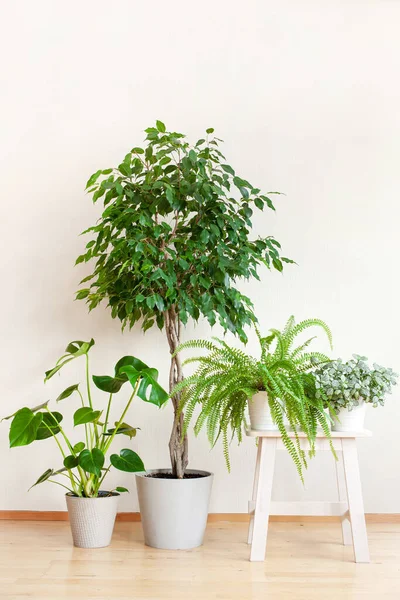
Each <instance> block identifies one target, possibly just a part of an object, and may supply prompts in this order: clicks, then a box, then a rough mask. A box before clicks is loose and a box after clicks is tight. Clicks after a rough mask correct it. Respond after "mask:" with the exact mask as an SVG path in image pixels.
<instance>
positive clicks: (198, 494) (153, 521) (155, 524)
mask: <svg viewBox="0 0 400 600" xmlns="http://www.w3.org/2000/svg"><path fill="white" fill-rule="evenodd" d="M153 473H171V469H155V470H152V471H147V472H146V473H137V474H136V486H137V492H138V498H139V507H140V514H141V519H142V526H143V533H144V541H145V544H146V545H147V546H152V547H153V548H164V549H169V550H188V549H189V548H196V547H197V546H201V545H202V543H203V539H204V532H205V530H206V525H207V516H208V506H209V503H210V496H211V487H212V482H213V477H214V476H213V474H212V473H209V472H208V471H197V470H193V469H187V470H186V473H187V474H199V475H203V477H197V478H194V479H161V478H155V477H146V475H151V474H153Z"/></svg>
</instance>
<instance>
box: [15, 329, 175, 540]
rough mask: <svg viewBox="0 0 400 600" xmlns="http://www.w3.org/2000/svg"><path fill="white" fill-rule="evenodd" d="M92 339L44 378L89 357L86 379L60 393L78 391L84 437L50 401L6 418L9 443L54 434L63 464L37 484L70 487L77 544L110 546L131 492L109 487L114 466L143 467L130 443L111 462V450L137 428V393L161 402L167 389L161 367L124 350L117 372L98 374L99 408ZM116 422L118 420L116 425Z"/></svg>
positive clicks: (77, 416)
mask: <svg viewBox="0 0 400 600" xmlns="http://www.w3.org/2000/svg"><path fill="white" fill-rule="evenodd" d="M93 345H94V340H90V342H82V341H75V342H71V343H70V344H68V346H67V348H66V351H65V354H63V356H61V358H60V359H59V360H58V361H57V363H56V365H55V367H54V368H53V369H50V370H49V371H47V372H46V377H45V381H47V380H49V379H50V378H51V377H53V375H55V374H56V373H58V371H60V369H62V368H63V367H64V366H65V365H67V364H68V363H70V362H71V361H72V360H74V359H76V358H78V357H80V356H84V357H85V360H86V370H85V383H84V385H83V386H82V390H81V387H80V385H81V384H80V383H76V384H73V385H70V386H69V387H67V388H66V389H65V390H64V391H63V392H61V394H60V395H59V396H58V397H57V399H56V402H57V403H58V402H61V401H64V400H66V399H67V398H70V397H71V396H73V395H74V396H75V397H76V399H77V400H78V401H79V402H80V404H81V406H80V408H78V409H77V410H76V411H75V412H74V415H73V424H74V428H76V431H79V432H80V433H83V435H82V438H83V439H79V441H75V440H74V441H73V440H72V438H71V437H70V436H69V434H67V431H66V429H64V426H62V425H61V422H62V420H63V415H62V414H61V413H60V412H58V411H56V410H53V409H50V408H49V401H48V402H45V403H43V404H41V405H39V406H36V407H35V408H32V409H31V408H27V407H25V408H21V409H20V410H18V411H17V412H15V413H14V414H12V415H10V416H9V417H5V419H12V420H11V425H10V433H9V440H10V447H11V448H15V447H17V446H27V445H29V444H31V443H33V442H36V441H38V442H42V440H46V439H49V438H53V439H54V442H55V443H56V445H57V447H58V449H59V451H60V453H61V457H62V465H61V466H58V467H56V468H53V467H51V468H49V469H47V470H46V471H45V472H44V473H43V474H42V475H41V476H40V477H39V479H38V480H37V481H36V483H34V484H33V486H32V487H34V486H36V485H38V484H39V483H44V482H45V481H49V482H51V483H55V484H56V485H58V486H60V487H62V488H63V489H65V490H67V493H66V501H67V508H68V513H69V520H70V524H71V530H72V538H73V542H74V545H75V546H78V547H81V548H101V547H104V546H108V545H109V544H110V542H111V537H112V533H113V529H114V522H115V517H116V514H117V504H118V497H119V495H120V493H122V492H127V491H128V490H127V489H126V488H125V487H116V488H115V489H107V488H106V489H104V488H103V483H104V480H105V478H106V476H107V474H108V473H109V471H110V469H111V467H115V468H116V469H118V470H119V471H124V472H127V473H137V472H141V471H144V468H145V467H144V465H143V462H142V460H141V458H140V457H139V456H138V454H137V453H136V452H134V451H133V450H131V449H130V448H124V449H122V450H120V452H119V454H111V456H110V457H109V460H110V464H109V465H107V466H106V459H107V453H108V451H109V450H110V447H111V445H112V443H113V441H114V438H115V436H116V435H125V436H127V437H129V439H130V440H131V439H132V438H134V437H135V436H136V432H137V428H136V427H133V426H131V425H128V423H126V421H125V417H126V415H127V412H128V409H129V407H130V405H131V403H132V401H133V399H134V398H135V397H139V398H141V399H142V400H145V401H146V402H151V403H153V404H155V405H157V406H161V405H162V404H163V403H164V402H165V401H166V400H167V399H168V394H167V393H166V392H165V390H163V388H162V387H161V386H160V385H159V384H158V383H157V376H158V372H157V371H156V369H151V368H149V367H148V366H147V365H145V364H144V363H143V362H142V361H141V360H139V359H137V358H135V357H133V356H124V357H123V358H121V359H120V360H119V361H118V362H117V364H116V365H115V372H114V375H113V376H108V375H105V376H97V375H93V377H92V381H93V383H94V384H95V386H96V387H97V388H98V389H99V390H102V391H103V392H106V393H107V394H108V401H107V404H106V410H105V411H103V410H97V409H95V407H94V404H93V400H92V389H91V383H90V369H89V350H90V348H91V347H92V346H93ZM125 383H128V384H130V386H132V389H131V390H130V394H129V397H128V399H127V401H126V403H125V407H124V409H123V411H122V413H121V414H120V416H119V418H118V419H117V420H115V417H114V419H111V413H112V408H113V396H114V394H116V393H117V392H119V391H120V390H121V388H122V387H123V386H124V384H125ZM111 423H113V426H111Z"/></svg>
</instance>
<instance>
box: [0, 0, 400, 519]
mask: <svg viewBox="0 0 400 600" xmlns="http://www.w3.org/2000/svg"><path fill="white" fill-rule="evenodd" d="M1 13H2V14H1V19H0V27H1V35H0V46H1V47H0V52H1V57H2V58H1V63H2V64H1V83H2V90H1V97H0V102H1V110H0V115H1V116H0V119H1V136H0V152H1V187H2V210H1V223H0V228H1V231H0V245H1V246H0V247H1V256H2V264H1V286H2V294H1V296H0V303H1V305H0V314H1V346H0V364H1V372H2V375H1V396H2V401H1V414H2V415H5V414H8V413H10V412H12V411H14V410H16V409H17V408H18V407H20V406H22V405H27V406H31V405H34V404H35V403H37V402H40V401H42V400H46V399H48V398H51V397H54V396H55V395H57V394H58V392H59V391H60V390H61V389H63V386H65V387H66V385H68V384H70V383H75V382H76V381H78V380H79V377H80V375H79V374H78V368H77V365H74V366H73V367H71V368H70V369H69V370H67V369H66V370H65V372H64V373H63V375H62V376H61V378H60V379H57V378H54V380H52V381H51V382H50V384H47V386H46V388H45V387H44V386H43V383H42V377H43V372H44V370H45V369H47V368H49V366H51V365H52V364H53V362H54V360H55V359H56V358H57V357H58V356H59V355H60V353H61V351H62V350H63V347H64V345H65V344H66V342H68V341H69V340H72V339H76V338H78V339H85V338H89V337H91V336H93V337H94V338H95V340H96V346H95V348H94V350H93V359H94V364H95V365H96V366H95V369H94V371H95V372H97V373H98V374H103V373H110V372H111V368H112V366H113V365H114V363H115V361H116V360H117V359H118V358H119V357H120V356H122V355H124V354H126V353H133V354H136V355H139V356H141V357H142V358H143V359H144V360H145V361H148V362H151V363H152V364H154V366H157V367H158V368H159V369H160V371H161V376H162V377H161V379H162V381H164V383H165V384H166V382H167V367H168V365H167V361H168V352H167V345H166V342H165V341H164V338H163V336H162V335H161V334H160V333H158V332H157V331H154V332H150V333H149V334H147V335H146V336H143V335H142V334H141V333H140V331H139V330H138V329H137V330H134V331H133V332H132V333H126V334H124V335H122V334H121V333H120V330H119V325H118V323H117V322H112V321H111V319H110V317H109V314H108V313H107V312H106V311H105V310H104V311H102V310H101V309H100V310H96V311H95V312H93V313H92V314H90V315H88V314H87V312H86V307H85V304H84V303H82V302H74V301H73V297H74V291H75V290H76V288H77V285H78V281H79V279H80V278H81V277H82V276H83V273H84V272H85V269H84V268H80V267H79V268H75V269H74V268H73V263H74V260H75V258H76V256H77V255H78V254H79V253H80V251H81V250H82V247H83V239H82V238H79V237H78V234H79V232H80V231H81V230H83V229H84V228H85V227H87V226H88V225H90V224H92V223H93V221H94V219H95V218H96V215H97V212H96V209H94V208H93V206H92V205H91V202H90V199H89V198H88V197H86V196H85V194H84V192H83V188H84V185H85V182H86V179H87V177H88V175H90V174H91V173H92V172H93V171H95V170H97V169H98V168H101V167H103V168H106V167H108V166H112V165H115V164H118V162H117V161H119V159H121V158H122V157H123V156H124V154H125V152H126V151H127V150H129V149H130V148H131V147H132V146H133V145H137V144H140V143H141V141H142V139H143V134H142V130H143V129H144V128H145V127H146V126H149V125H151V124H152V123H153V122H154V121H155V119H156V118H159V119H161V120H163V121H165V122H166V123H167V125H168V126H169V127H171V128H175V129H178V130H182V131H184V132H187V133H188V134H189V136H190V138H191V139H193V140H195V139H197V137H199V136H200V134H201V133H202V132H203V130H204V129H205V128H206V127H209V126H213V127H215V128H216V130H217V133H218V134H219V136H220V137H222V138H224V139H225V140H226V148H225V150H226V155H227V157H228V160H229V162H231V164H233V165H234V166H235V167H236V168H237V170H238V171H239V172H240V173H241V174H242V175H243V176H244V177H246V178H248V179H250V180H251V181H253V182H255V184H257V185H258V186H259V187H261V188H263V189H266V190H270V189H273V190H274V189H277V190H281V191H284V192H285V193H286V196H281V197H280V199H279V201H278V202H277V207H278V210H277V213H276V215H274V214H272V213H271V212H270V213H267V214H265V215H263V216H260V217H257V222H256V226H255V229H256V231H257V232H258V233H261V234H264V233H265V234H271V233H273V234H275V235H276V236H277V238H278V239H279V240H280V241H281V242H282V243H283V246H284V249H285V252H286V253H287V254H288V255H289V256H291V257H293V258H294V259H296V261H297V262H298V265H299V266H298V267H289V268H287V269H286V271H285V274H284V275H283V276H282V275H279V274H270V273H268V272H264V273H263V279H262V283H261V284H260V283H257V282H253V283H251V284H249V285H244V289H245V291H246V292H248V293H249V295H250V296H252V298H253V299H254V301H255V304H256V308H257V313H258V315H259V319H260V322H261V325H262V327H263V329H264V330H266V329H267V328H268V327H274V326H275V327H280V326H281V325H282V324H283V323H284V321H285V319H286V318H287V317H288V316H289V315H290V314H292V313H294V314H295V315H296V316H297V317H298V318H299V319H300V318H304V317H307V316H320V317H321V318H324V319H325V320H326V321H327V322H328V323H329V324H330V325H331V327H332V330H333V332H334V340H335V354H336V355H342V356H343V357H348V356H350V355H351V353H352V352H360V353H365V354H366V355H367V356H370V357H371V358H372V359H374V360H376V361H377V362H380V361H381V362H382V363H383V364H386V365H388V366H392V367H394V368H397V369H398V370H400V358H399V352H398V336H399V325H398V294H399V283H398V281H399V280H398V257H399V249H400V248H399V246H400V242H399V235H398V222H399V218H400V208H399V193H400V178H399V169H398V164H399V152H400V142H399V139H400V112H399V100H400V81H399V77H398V75H399V69H400V64H399V63H400V40H399V36H398V23H399V19H400V4H399V3H398V2H393V1H392V2H391V1H384V0H374V1H373V0H369V1H368V0H360V1H355V0H351V1H348V2H342V1H341V0H331V1H327V2H320V1H319V0H303V1H302V2H298V1H296V0H292V1H290V0H280V1H279V2H272V1H270V0H263V1H260V2H256V1H254V0H248V1H247V2H239V1H237V0H234V1H231V2H215V1H213V2H211V1H210V0H203V1H202V2H200V3H192V2H187V1H184V0H171V2H165V1H162V2H161V1H153V2H133V1H132V0H131V1H128V0H114V2H105V1H104V0H101V1H98V0H96V1H94V0H86V2H80V1H78V0H71V1H70V2H68V3H60V2H53V1H51V0H48V1H46V0H36V2H30V1H29V0H25V1H24V0H22V1H21V0H20V1H11V0H9V1H7V0H5V1H4V0H3V2H2V3H1ZM196 136H197V137H196ZM209 334H210V332H209V329H208V328H207V327H205V326H203V325H199V326H198V327H197V329H196V330H195V331H194V328H193V327H190V328H188V330H187V332H186V334H185V335H186V337H189V336H192V335H196V336H200V335H209ZM249 349H250V350H251V349H254V350H255V349H256V346H255V344H254V340H252V343H251V344H250V345H249ZM399 392H400V389H399V390H396V393H395V394H393V396H392V397H391V398H390V399H389V401H388V403H387V406H386V407H385V408H384V409H379V410H378V409H377V410H375V411H374V410H372V409H371V410H369V413H368V416H367V425H368V427H370V428H371V429H372V430H373V432H374V437H373V438H372V439H371V440H367V441H362V442H360V445H359V446H360V454H361V469H362V480H363V486H364V491H365V504H366V510H367V511H369V512H400V499H399V493H400V475H399V473H400V469H399V467H400V465H399V456H400V440H399V436H398V419H399V418H400V402H399V400H400V393H399ZM68 402H69V401H66V402H65V405H64V408H65V409H66V410H67V412H69V415H72V412H73V409H74V408H75V406H72V403H71V404H70V405H69V404H68ZM130 421H131V422H132V423H134V424H136V425H138V426H140V427H142V431H141V433H140V435H139V436H138V438H137V441H136V442H135V445H136V448H137V449H138V450H139V451H140V453H141V454H142V456H143V459H144V460H145V463H146V466H147V467H149V468H152V467H160V466H164V465H167V464H168V453H167V441H168V435H169V427H170V422H171V408H170V407H167V408H166V409H165V410H162V411H161V412H157V410H156V409H155V408H154V407H152V406H148V405H145V404H143V403H142V404H140V403H139V401H138V402H137V403H136V405H135V407H134V409H133V410H132V414H131V416H130ZM7 434H8V427H7V425H6V424H5V423H2V424H1V426H0V452H1V454H0V455H1V469H2V486H1V490H0V509H36V510H38V509H43V510H51V509H53V510H62V509H64V508H65V506H64V499H63V497H62V496H63V495H62V491H61V489H60V488H57V487H56V486H51V485H42V486H39V487H37V488H34V490H32V491H31V492H30V493H29V494H28V493H27V489H28V487H29V486H30V485H31V483H32V482H33V481H34V480H35V479H36V477H37V476H38V475H39V474H40V473H42V472H43V471H44V470H45V469H46V468H48V467H50V466H54V467H57V466H58V465H59V462H60V461H59V458H58V454H57V452H56V450H57V449H56V447H55V445H53V443H52V440H48V441H46V442H42V443H40V444H37V445H33V446H31V447H30V448H29V449H27V448H17V449H13V450H12V451H10V450H9V449H8V441H7ZM254 454H255V448H254V443H253V442H252V441H251V440H245V442H244V443H243V445H242V446H241V447H240V448H237V447H233V448H232V464H233V470H232V474H231V475H228V474H227V473H226V471H225V469H224V462H223V457H222V453H221V451H220V449H216V450H214V451H212V452H210V451H209V449H208V446H207V443H206V441H205V439H204V437H201V438H199V439H197V440H194V439H192V440H191V466H193V467H201V468H205V469H211V470H213V471H214V472H215V474H216V479H215V488H214V494H213V499H212V506H211V510H212V511H214V512H230V511H232V512H236V511H243V512H244V511H246V509H247V498H248V492H249V488H250V481H251V473H252V469H253V461H254ZM113 481H115V482H116V481H118V482H120V483H122V484H123V483H124V484H127V485H128V486H129V485H130V486H131V487H132V491H133V492H134V483H133V477H132V476H129V475H126V476H125V475H122V476H119V478H118V477H117V476H114V477H113ZM317 488H319V490H318V489H317ZM333 489H334V488H333V463H332V460H331V459H330V457H328V456H325V457H324V456H321V457H318V458H317V459H316V460H315V461H314V463H313V464H312V467H311V469H310V473H309V476H308V478H307V490H306V491H304V492H302V490H301V486H300V484H299V483H298V481H297V478H296V474H295V471H294V469H293V467H292V465H291V464H290V461H289V460H288V457H287V456H284V455H283V456H281V457H280V459H279V463H278V469H277V476H276V481H275V490H274V493H275V495H276V496H278V495H279V496H283V497H286V498H288V499H290V498H297V497H300V495H302V494H303V495H306V496H307V497H314V498H317V497H318V496H319V498H321V499H325V498H328V497H329V494H331V493H333ZM121 509H122V510H132V509H133V510H136V509H137V503H136V498H135V493H132V494H131V495H130V496H129V497H125V498H123V501H122V505H121Z"/></svg>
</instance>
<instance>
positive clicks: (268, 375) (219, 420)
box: [174, 317, 332, 480]
mask: <svg viewBox="0 0 400 600" xmlns="http://www.w3.org/2000/svg"><path fill="white" fill-rule="evenodd" d="M313 326H317V327H320V328H322V329H323V330H324V331H325V333H326V335H327V336H328V339H329V342H330V344H332V337H331V332H330V329H329V328H328V326H327V325H326V324H325V323H324V322H323V321H321V320H319V319H307V320H305V321H301V322H300V323H298V324H297V325H296V324H295V320H294V318H293V317H290V319H289V320H288V322H287V324H286V326H285V328H284V330H283V331H278V330H277V329H271V330H270V335H268V336H267V337H261V335H260V334H259V332H258V331H257V335H258V339H259V342H260V358H258V359H256V358H253V357H252V356H249V355H248V354H246V353H245V352H243V351H242V350H239V349H237V348H232V347H230V346H229V345H228V344H227V343H226V342H225V341H223V340H221V339H217V338H214V341H213V342H211V341H207V340H194V341H189V342H185V343H183V344H181V345H180V347H179V348H178V350H179V351H182V350H186V349H204V350H206V351H207V352H206V354H205V355H203V356H196V357H192V358H188V359H187V360H186V361H185V362H184V364H188V363H193V362H194V363H197V364H198V367H197V370H196V372H195V373H194V374H193V375H192V376H190V377H188V378H187V379H185V380H184V381H183V382H181V383H180V384H178V385H177V387H176V388H175V390H174V393H180V394H181V409H182V410H183V409H185V411H186V414H185V423H184V424H185V431H186V429H187V428H188V426H189V423H190V421H191V420H192V417H193V413H194V411H195V408H196V406H197V405H200V414H199V416H198V417H197V419H196V422H195V425H194V430H195V433H196V435H197V434H198V433H199V431H200V429H201V428H202V427H203V426H204V425H205V424H206V427H207V434H208V439H209V441H210V444H211V445H215V443H216V441H217V440H218V438H219V437H220V436H222V439H223V450H224V455H225V459H226V463H227V466H228V469H229V468H230V465H229V451H228V445H229V437H230V434H229V430H230V431H231V436H232V437H233V436H235V435H236V437H237V439H238V441H239V443H240V442H241V441H242V432H243V427H244V426H246V408H247V403H248V401H250V402H251V398H252V396H254V394H256V393H257V392H260V391H266V392H267V393H268V403H269V406H270V410H271V415H272V417H273V420H274V421H275V423H276V425H277V426H278V428H279V431H280V433H281V436H282V440H283V443H284V445H285V446H286V448H287V450H288V452H289V454H290V456H291V457H292V459H293V461H294V463H295V465H296V468H297V471H298V473H299V475H300V477H301V479H302V480H303V467H306V466H307V461H306V455H305V453H304V451H303V450H302V449H301V446H300V440H299V438H298V432H299V431H303V432H305V433H306V435H307V438H308V440H309V442H310V456H312V455H313V454H314V451H315V437H316V433H317V426H318V425H320V426H321V428H322V430H323V432H324V433H325V435H326V436H328V437H330V431H329V425H328V421H327V416H326V414H325V413H324V407H323V403H322V400H318V399H316V398H315V394H313V393H309V392H310V391H311V392H312V390H313V385H314V380H313V376H312V374H311V371H312V370H313V369H314V368H315V367H316V366H318V365H319V364H321V363H325V362H327V361H329V358H328V357H327V356H325V355H324V354H322V353H320V352H312V351H311V352H310V351H308V350H307V347H308V346H309V344H310V343H311V341H312V340H313V339H314V338H310V339H308V340H307V341H305V342H303V343H302V344H300V345H297V346H294V343H295V340H296V339H297V336H298V335H299V334H301V333H302V332H304V331H305V330H306V329H308V328H310V327H313ZM285 417H286V419H287V421H288V423H289V424H290V427H291V429H292V430H293V431H294V433H295V439H294V441H293V440H292V439H291V438H290V437H289V435H288V433H287V430H286V427H285Z"/></svg>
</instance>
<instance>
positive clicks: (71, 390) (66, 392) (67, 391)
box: [56, 383, 79, 402]
mask: <svg viewBox="0 0 400 600" xmlns="http://www.w3.org/2000/svg"><path fill="white" fill-rule="evenodd" d="M78 388H79V383H74V385H70V386H69V387H67V388H66V389H65V390H64V391H63V392H61V394H60V395H59V396H58V397H57V398H56V402H60V400H65V398H68V397H69V396H71V395H72V394H73V393H74V392H75V391H77V389H78Z"/></svg>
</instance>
